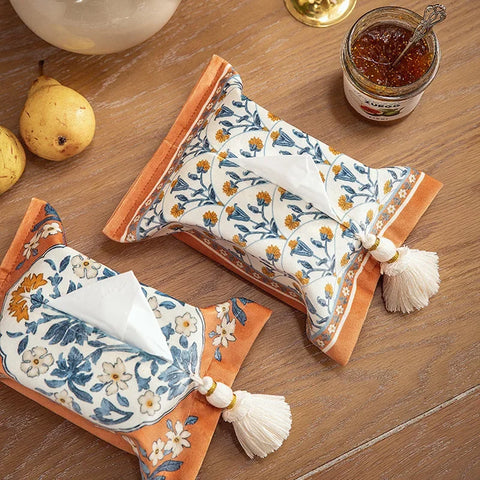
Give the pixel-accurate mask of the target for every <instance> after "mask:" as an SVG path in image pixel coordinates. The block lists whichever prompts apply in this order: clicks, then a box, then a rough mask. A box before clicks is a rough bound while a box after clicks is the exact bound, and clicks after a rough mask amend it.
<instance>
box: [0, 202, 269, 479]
mask: <svg viewBox="0 0 480 480" xmlns="http://www.w3.org/2000/svg"><path fill="white" fill-rule="evenodd" d="M115 275H118V274H117V272H115V271H114V270H112V269H110V268H108V267H107V266H105V265H103V264H101V263H100V262H97V261H95V260H93V259H91V258H89V257H88V256H86V255H84V254H82V253H80V252H78V251H77V250H74V249H73V248H70V247H68V246H67V245H66V244H65V238H64V235H63V226H62V223H61V220H60V218H59V217H58V215H57V213H56V211H55V210H54V209H53V208H52V207H51V206H50V205H48V204H46V203H45V202H42V201H40V200H36V199H34V200H32V203H31V205H30V207H29V210H28V212H27V215H26V216H25V218H24V220H23V222H22V224H21V226H20V228H19V230H18V232H17V235H16V237H15V240H14V242H13V243H12V246H11V247H10V249H9V251H8V252H7V255H6V256H5V258H4V260H3V262H2V264H1V265H0V297H2V304H1V305H0V381H2V380H3V379H8V380H12V381H13V382H12V381H10V382H9V384H10V385H12V386H13V387H14V388H17V386H18V388H19V390H20V391H21V392H22V393H24V394H26V395H28V396H31V398H33V399H34V400H36V401H37V402H39V403H41V404H42V405H45V406H46V407H47V408H51V409H52V410H54V411H56V412H57V413H59V414H61V415H63V416H65V417H66V418H68V419H70V420H71V421H74V422H76V423H78V424H79V425H80V426H82V427H83V428H86V429H87V430H89V431H91V432H92V433H94V434H96V435H98V436H100V437H101V438H104V439H105V440H107V441H110V442H111V443H112V444H114V445H116V446H119V447H120V448H123V449H125V450H127V451H133V453H135V454H136V455H137V456H138V458H139V462H140V468H141V473H142V478H143V479H145V480H166V479H167V478H168V479H170V480H178V479H182V480H184V479H185V480H186V479H191V478H194V477H195V475H196V472H198V469H199V468H200V465H201V463H202V460H203V456H204V455H205V452H206V449H207V446H208V440H209V438H210V437H211V436H212V435H213V432H214V428H215V425H216V421H217V420H218V418H219V416H220V413H221V410H220V409H217V408H215V407H212V406H210V405H209V404H208V403H207V402H206V400H205V399H204V397H203V396H202V395H201V394H199V393H198V392H197V391H196V390H195V386H196V385H197V384H196V383H195V382H196V381H197V380H198V378H199V376H202V375H210V374H213V372H215V376H216V378H217V379H218V380H220V381H223V382H224V383H226V384H230V385H231V383H232V382H233V379H234V377H235V375H236V373H237V372H238V369H239V368H240V364H241V362H242V359H243V358H244V356H245V355H246V353H247V352H248V349H249V348H250V345H251V343H252V342H253V340H254V339H255V337H256V335H257V334H258V332H259V331H260V329H261V328H262V326H263V324H264V323H265V321H266V320H267V319H268V317H269V316H270V311H269V310H268V309H265V308H264V307H261V306H260V305H258V304H256V303H254V302H251V301H250V300H247V299H245V298H240V297H239V298H232V299H230V300H228V301H226V302H223V303H220V304H217V305H214V306H211V307H208V308H197V307H195V306H192V305H189V304H187V303H184V302H182V301H180V300H178V299H176V298H174V297H172V296H170V295H167V294H165V293H162V292H160V291H158V290H156V289H154V288H151V287H148V286H145V285H142V286H141V290H142V292H143V294H144V295H145V298H146V299H147V302H148V305H149V307H150V309H151V310H152V313H153V317H154V318H155V319H156V321H157V322H158V324H159V326H160V329H161V335H163V336H164V338H165V340H166V343H167V345H168V348H169V350H170V353H171V357H172V360H170V359H164V358H162V357H159V356H156V355H153V354H150V353H147V352H145V351H143V350H141V349H139V348H137V347H134V346H132V345H129V344H127V343H125V342H122V341H120V340H118V339H117V338H114V337H113V336H110V335H108V334H106V333H105V332H103V331H102V330H100V329H98V328H96V327H94V326H92V325H90V324H87V323H85V322H83V321H82V320H81V319H79V318H77V317H75V316H74V315H72V314H69V313H66V312H64V311H62V310H59V309H57V308H56V307H55V305H53V304H52V303H53V300H54V299H57V298H59V297H62V296H64V295H68V294H70V293H72V292H74V291H77V290H79V289H82V288H84V287H87V286H88V287H89V286H92V285H95V284H99V282H103V281H106V280H107V279H108V278H111V277H113V276H115ZM25 387H26V388H25ZM98 427H100V428H98Z"/></svg>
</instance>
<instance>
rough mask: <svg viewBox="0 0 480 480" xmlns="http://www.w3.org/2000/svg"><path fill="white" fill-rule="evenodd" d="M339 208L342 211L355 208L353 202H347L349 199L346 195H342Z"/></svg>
mask: <svg viewBox="0 0 480 480" xmlns="http://www.w3.org/2000/svg"><path fill="white" fill-rule="evenodd" d="M338 206H339V207H340V208H341V209H342V210H348V209H349V208H352V207H353V203H352V202H347V197H346V196H345V195H342V196H341V197H340V198H339V199H338Z"/></svg>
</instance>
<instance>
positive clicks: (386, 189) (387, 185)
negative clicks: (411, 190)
mask: <svg viewBox="0 0 480 480" xmlns="http://www.w3.org/2000/svg"><path fill="white" fill-rule="evenodd" d="M391 191H392V181H391V180H387V181H386V182H385V185H384V186H383V193H389V192H391Z"/></svg>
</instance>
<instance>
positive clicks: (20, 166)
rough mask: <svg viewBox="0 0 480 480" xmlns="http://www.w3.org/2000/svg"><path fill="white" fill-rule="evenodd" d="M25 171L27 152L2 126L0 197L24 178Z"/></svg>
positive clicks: (0, 136) (0, 130)
mask: <svg viewBox="0 0 480 480" xmlns="http://www.w3.org/2000/svg"><path fill="white" fill-rule="evenodd" d="M24 169H25V150H24V149H23V147H22V144H21V143H20V142H19V140H18V138H17V137H16V136H15V135H14V134H13V133H12V132H11V131H10V130H9V129H8V128H5V127H2V126H0V195H1V194H2V193H3V192H6V191H7V190H8V189H9V188H10V187H11V186H12V185H14V184H15V183H16V182H17V180H18V179H19V178H20V177H21V176H22V173H23V170H24Z"/></svg>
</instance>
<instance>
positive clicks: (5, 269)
mask: <svg viewBox="0 0 480 480" xmlns="http://www.w3.org/2000/svg"><path fill="white" fill-rule="evenodd" d="M45 205H46V202H44V201H43V200H39V199H38V198H33V199H32V200H31V202H30V204H29V206H28V209H27V211H26V213H25V216H24V217H23V220H22V222H21V224H20V226H19V227H18V230H17V233H16V234H15V237H14V239H13V241H12V243H11V244H10V247H9V248H8V250H7V253H6V254H5V257H4V258H3V260H2V263H1V265H0V297H1V298H3V297H4V296H5V294H6V293H7V291H8V289H9V288H10V287H11V286H12V285H13V283H14V282H15V281H17V280H18V279H19V278H20V277H21V276H22V275H23V273H24V272H25V270H26V268H21V269H18V270H16V267H17V265H18V264H19V263H20V262H21V261H22V259H23V255H22V254H23V246H24V244H25V243H26V242H27V239H29V238H30V235H31V232H30V230H31V229H32V227H33V226H34V225H35V224H36V223H37V222H39V221H40V219H41V218H42V217H44V216H45V215H44V213H43V208H44V206H45ZM55 236H56V235H55ZM33 260H36V258H34V259H33ZM28 263H29V264H30V263H31V262H28Z"/></svg>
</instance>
